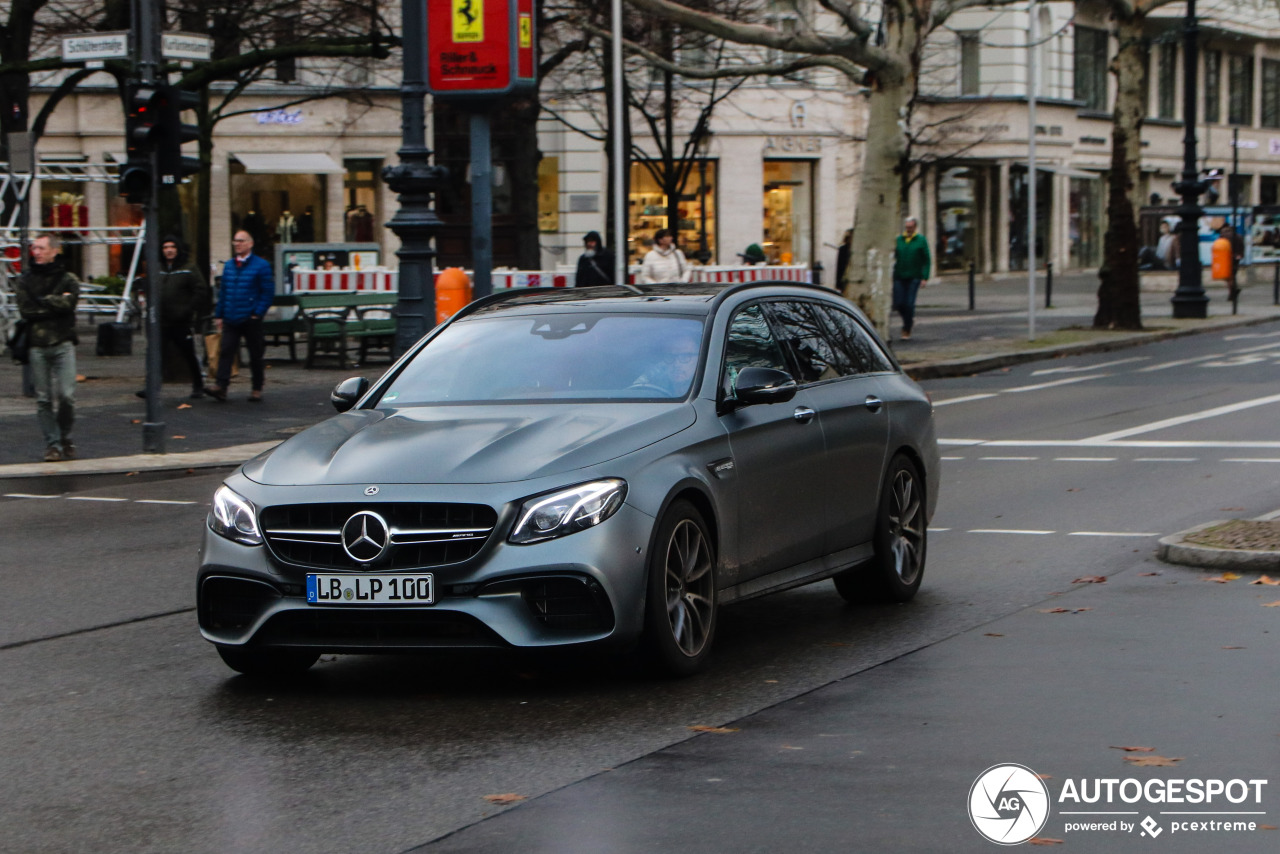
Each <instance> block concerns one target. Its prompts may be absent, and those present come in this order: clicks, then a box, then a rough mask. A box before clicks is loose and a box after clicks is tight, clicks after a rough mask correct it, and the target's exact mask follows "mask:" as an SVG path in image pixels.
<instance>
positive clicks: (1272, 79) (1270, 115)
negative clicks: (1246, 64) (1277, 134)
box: [1262, 59, 1280, 128]
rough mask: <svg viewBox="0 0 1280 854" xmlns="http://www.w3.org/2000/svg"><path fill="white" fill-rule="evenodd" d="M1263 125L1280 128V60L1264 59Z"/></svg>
mask: <svg viewBox="0 0 1280 854" xmlns="http://www.w3.org/2000/svg"><path fill="white" fill-rule="evenodd" d="M1262 126H1263V127H1264V128H1280V62H1277V61H1276V60H1274V59H1264V60H1262Z"/></svg>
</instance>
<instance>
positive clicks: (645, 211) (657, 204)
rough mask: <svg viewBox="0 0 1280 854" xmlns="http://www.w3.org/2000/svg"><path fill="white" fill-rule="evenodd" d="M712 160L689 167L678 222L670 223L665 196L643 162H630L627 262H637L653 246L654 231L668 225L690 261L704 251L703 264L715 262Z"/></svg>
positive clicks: (716, 164)
mask: <svg viewBox="0 0 1280 854" xmlns="http://www.w3.org/2000/svg"><path fill="white" fill-rule="evenodd" d="M717 166H718V163H717V161H715V160H705V161H699V162H698V163H697V164H695V165H694V166H693V168H691V169H690V170H689V177H688V180H687V181H686V182H685V186H684V192H682V193H681V194H680V198H679V200H678V202H677V214H678V216H677V221H676V222H675V223H671V222H669V207H668V205H667V196H666V194H665V193H663V192H662V188H661V187H660V186H659V184H658V181H657V179H656V178H654V177H653V174H652V173H651V172H650V171H649V170H648V168H646V167H645V166H644V165H643V164H640V163H633V164H631V198H630V204H629V216H628V225H629V229H628V235H627V250H628V255H629V263H632V264H638V263H640V260H641V259H642V258H644V254H645V253H646V252H648V251H649V250H650V249H651V248H653V235H654V232H656V231H658V230H659V229H662V228H670V229H672V230H673V231H675V232H676V245H677V246H679V247H680V249H681V250H682V251H683V252H684V254H685V255H686V256H687V257H688V258H689V259H691V260H697V258H698V254H699V253H701V252H702V250H703V241H704V235H705V242H706V245H705V249H706V252H705V257H706V259H707V260H706V261H705V262H703V263H708V264H714V263H715V262H716V251H717V250H716V178H717V174H716V173H717Z"/></svg>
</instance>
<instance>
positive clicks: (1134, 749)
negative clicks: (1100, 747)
mask: <svg viewBox="0 0 1280 854" xmlns="http://www.w3.org/2000/svg"><path fill="white" fill-rule="evenodd" d="M1111 749H1112V750H1123V751H1125V752H1126V753H1155V752H1156V749H1155V748H1154V747H1118V746H1116V745H1114V744H1113V745H1111Z"/></svg>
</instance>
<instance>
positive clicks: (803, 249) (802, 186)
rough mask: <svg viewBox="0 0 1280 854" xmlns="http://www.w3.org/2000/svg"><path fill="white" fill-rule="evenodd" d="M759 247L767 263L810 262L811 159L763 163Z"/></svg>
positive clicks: (811, 252)
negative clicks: (761, 240) (762, 201)
mask: <svg viewBox="0 0 1280 854" xmlns="http://www.w3.org/2000/svg"><path fill="white" fill-rule="evenodd" d="M761 246H762V248H763V249H764V253H765V255H766V256H768V258H769V263H770V264H809V263H811V262H812V261H813V161H811V160H766V161H765V162H764V242H763V243H762V244H761ZM744 248H745V247H744Z"/></svg>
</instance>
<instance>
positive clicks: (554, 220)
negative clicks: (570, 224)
mask: <svg viewBox="0 0 1280 854" xmlns="http://www.w3.org/2000/svg"><path fill="white" fill-rule="evenodd" d="M559 230H560V158H559V157H543V158H542V159H541V160H539V161H538V231H541V232H542V233H544V234H546V233H552V234H554V233H555V232H557V231H559Z"/></svg>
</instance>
